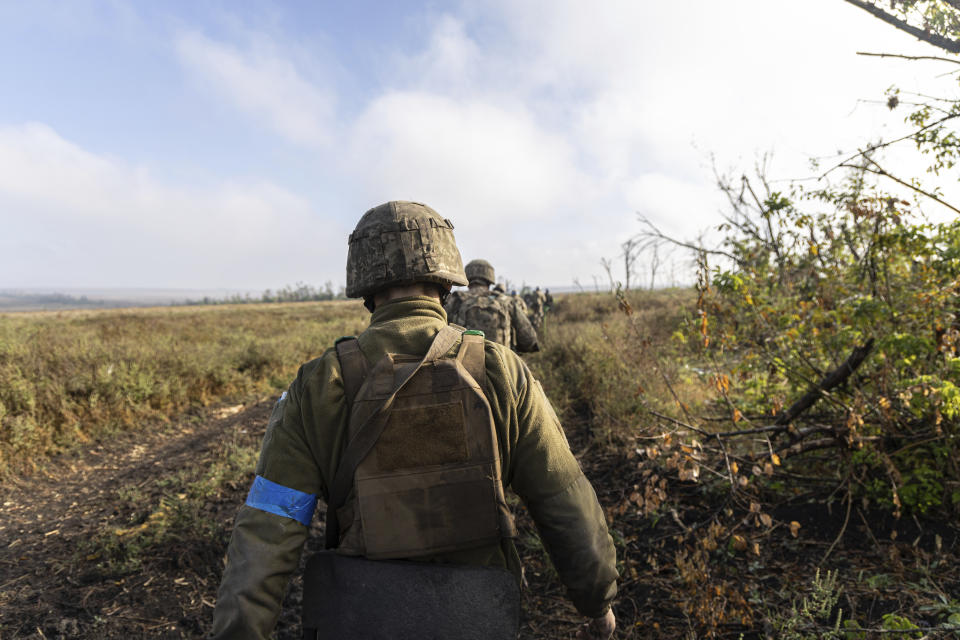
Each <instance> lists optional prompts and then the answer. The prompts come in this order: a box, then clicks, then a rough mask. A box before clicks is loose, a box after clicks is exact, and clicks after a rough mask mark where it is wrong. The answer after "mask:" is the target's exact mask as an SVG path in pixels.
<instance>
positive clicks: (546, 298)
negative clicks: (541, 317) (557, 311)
mask: <svg viewBox="0 0 960 640" xmlns="http://www.w3.org/2000/svg"><path fill="white" fill-rule="evenodd" d="M543 305H544V306H543V308H544V311H550V309H552V308H553V296H552V295H550V289H546V290H544V292H543Z"/></svg>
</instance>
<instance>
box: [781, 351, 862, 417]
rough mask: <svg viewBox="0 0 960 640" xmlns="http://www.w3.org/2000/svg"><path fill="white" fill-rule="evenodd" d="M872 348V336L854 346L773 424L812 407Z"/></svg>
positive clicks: (851, 371)
mask: <svg viewBox="0 0 960 640" xmlns="http://www.w3.org/2000/svg"><path fill="white" fill-rule="evenodd" d="M872 349H873V338H870V339H869V340H867V343H866V344H865V345H863V346H861V347H856V348H854V350H853V351H852V352H851V353H850V356H849V357H848V358H847V359H846V360H844V362H843V364H841V365H840V366H839V367H837V368H836V369H834V370H833V371H831V372H830V373H828V374H827V376H826V377H825V378H824V379H823V380H821V381H820V383H819V384H817V386H816V387H814V388H813V389H811V390H810V391H808V392H807V393H806V394H804V396H803V397H802V398H800V399H799V400H797V401H796V402H794V403H793V404H792V405H791V406H790V408H789V409H787V410H786V411H785V412H783V413H781V414H780V415H779V416H777V419H776V420H775V421H774V424H790V423H791V422H793V421H794V420H795V419H796V418H797V416H799V415H800V414H801V413H803V412H804V411H806V410H807V409H809V408H810V407H812V406H813V405H814V404H815V403H816V402H817V400H819V399H820V398H821V396H823V394H824V393H826V392H827V391H830V390H831V389H834V388H835V387H837V386H839V385H840V384H841V383H842V382H843V381H844V380H846V379H847V378H849V377H850V374H852V373H853V372H854V371H856V370H857V367H859V366H860V365H861V364H863V361H864V360H866V358H867V356H868V355H869V354H870V351H871V350H872Z"/></svg>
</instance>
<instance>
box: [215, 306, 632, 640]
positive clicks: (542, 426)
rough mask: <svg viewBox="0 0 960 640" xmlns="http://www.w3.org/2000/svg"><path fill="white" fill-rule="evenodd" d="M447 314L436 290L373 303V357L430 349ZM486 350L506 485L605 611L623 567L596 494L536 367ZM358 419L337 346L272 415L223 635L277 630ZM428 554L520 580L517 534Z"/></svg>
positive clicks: (230, 571)
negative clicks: (319, 507) (351, 410)
mask: <svg viewBox="0 0 960 640" xmlns="http://www.w3.org/2000/svg"><path fill="white" fill-rule="evenodd" d="M446 322H447V318H446V314H445V313H444V311H443V308H442V307H441V306H440V304H439V303H438V302H437V301H436V299H434V298H429V297H419V296H418V297H412V298H402V299H400V300H395V301H391V302H389V303H387V304H384V305H381V306H380V307H378V308H377V310H376V311H375V312H374V314H373V316H372V318H371V322H370V327H369V328H368V329H367V330H366V331H364V332H363V333H362V334H361V335H360V336H359V345H360V349H361V351H362V352H363V354H364V356H365V357H366V359H367V361H368V362H369V363H370V364H373V363H376V362H377V361H378V360H379V359H380V358H382V357H383V356H384V355H385V354H386V353H406V354H414V355H416V354H423V353H426V351H427V348H428V347H429V345H430V342H431V341H432V339H433V337H434V336H435V335H436V333H437V332H438V331H439V330H440V329H441V328H442V327H443V326H444V325H445V324H446ZM485 352H486V373H487V388H486V389H485V392H486V395H487V398H488V399H489V401H490V407H491V409H492V411H493V419H494V423H495V426H496V429H497V437H498V441H499V447H500V455H501V464H502V470H503V471H502V473H503V478H502V480H503V483H504V486H510V487H512V489H513V491H514V492H515V493H516V494H517V495H518V496H520V498H521V499H523V501H524V502H525V503H526V505H527V508H528V510H529V511H530V514H531V515H532V517H533V519H534V521H535V523H536V525H537V529H538V530H539V532H540V536H541V539H542V541H543V543H544V546H545V547H546V549H547V550H548V552H549V553H550V557H551V559H552V561H553V563H554V566H555V567H556V569H557V572H558V574H559V576H560V579H561V581H562V582H563V583H564V585H565V586H566V587H567V590H568V594H569V597H570V599H571V600H572V601H573V603H574V605H575V606H576V608H577V609H578V610H579V611H580V612H581V613H582V614H583V615H585V616H588V617H597V616H600V615H602V614H603V613H605V612H606V610H607V607H608V606H609V604H610V601H611V600H612V599H613V597H614V596H615V595H616V592H617V585H616V579H617V571H616V557H615V550H614V547H613V541H612V540H611V538H610V535H609V534H608V533H607V527H606V522H605V519H604V516H603V511H602V510H601V508H600V505H599V503H598V502H597V498H596V494H595V493H594V491H593V488H592V487H591V486H590V483H589V482H588V481H587V479H586V478H585V477H584V475H583V473H582V472H581V470H580V466H579V465H578V463H577V461H576V459H575V458H574V457H573V454H572V453H571V452H570V447H569V446H568V444H567V440H566V436H565V435H564V433H563V428H562V427H561V426H560V422H559V421H558V420H557V417H556V414H555V413H554V411H553V409H552V407H551V406H550V402H549V401H548V400H547V398H546V396H545V395H544V393H543V389H542V388H541V386H540V383H539V382H538V381H537V380H536V379H534V378H533V376H532V375H531V373H530V371H529V369H528V368H527V366H526V364H524V362H523V361H522V360H521V359H520V358H519V357H517V356H516V354H514V353H513V352H512V351H510V350H509V349H507V348H506V347H503V346H502V345H499V344H496V343H493V342H490V341H487V342H486V344H485ZM348 419H349V416H348V408H347V403H346V400H345V398H344V390H343V382H342V379H341V374H340V365H339V362H338V360H337V355H336V351H335V350H334V349H329V350H328V351H327V352H326V353H324V354H323V356H321V357H320V358H317V359H316V360H312V361H310V362H308V363H307V364H305V365H303V366H302V367H301V368H300V371H299V373H298V374H297V378H296V380H294V382H293V384H291V385H290V388H289V389H288V390H287V392H286V393H285V394H284V396H283V399H282V400H281V401H280V402H278V404H277V407H276V408H275V409H274V413H273V415H272V416H271V419H270V423H269V425H268V427H267V432H266V435H265V437H264V440H263V447H262V450H261V452H260V460H259V462H258V464H257V470H256V471H257V476H259V477H258V479H257V481H256V482H255V483H254V489H253V490H251V497H250V498H248V500H247V504H245V505H244V506H242V507H241V508H240V511H239V513H238V515H237V518H236V522H235V524H234V530H233V536H232V538H231V540H230V547H229V549H228V552H227V566H226V568H225V570H224V574H223V580H222V582H221V585H220V591H219V594H218V598H217V605H216V609H215V611H214V615H213V637H214V638H231V639H235V638H268V637H269V636H270V634H271V632H272V630H273V627H274V626H275V624H276V621H277V617H278V616H279V613H280V604H281V601H282V599H283V595H284V591H285V590H286V587H287V583H288V582H289V579H290V576H291V574H292V573H293V571H294V570H295V569H296V568H297V565H298V562H299V558H300V553H301V550H302V548H303V544H304V542H305V541H306V538H307V526H306V524H309V521H310V518H311V517H312V510H313V503H311V502H310V500H311V499H312V498H313V497H314V496H319V497H321V498H322V499H326V497H327V488H328V487H329V486H330V484H331V483H332V481H333V476H334V473H335V472H336V469H337V464H338V462H339V455H340V452H341V450H342V447H343V444H344V443H343V439H344V437H345V434H346V433H347V426H348ZM258 483H261V484H262V483H265V484H268V485H269V486H270V487H272V488H273V489H277V490H278V491H280V494H272V495H281V496H282V498H283V499H282V500H281V499H277V500H273V501H272V502H271V501H270V500H266V501H265V502H264V501H261V500H259V499H257V498H256V497H255V495H254V494H255V493H256V489H257V487H258ZM258 495H259V494H258ZM287 499H289V501H288V502H285V500H287ZM274 503H275V504H274ZM281 503H282V504H281ZM251 504H253V505H256V506H251ZM277 505H280V507H279V508H277ZM291 505H293V506H291ZM305 523H306V524H305ZM425 560H435V561H446V562H453V563H461V564H476V565H487V566H500V567H505V568H507V569H509V570H511V571H512V572H514V574H515V575H517V577H518V579H519V575H520V564H519V558H518V555H517V551H516V548H515V547H514V544H513V541H512V540H504V541H503V542H502V543H501V544H499V545H492V546H490V547H481V548H477V549H471V550H467V551H460V552H455V553H450V554H445V555H443V556H440V557H434V558H425Z"/></svg>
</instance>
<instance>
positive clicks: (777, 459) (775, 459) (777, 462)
mask: <svg viewBox="0 0 960 640" xmlns="http://www.w3.org/2000/svg"><path fill="white" fill-rule="evenodd" d="M770 460H771V462H773V464H775V465H776V466H778V467H779V466H780V456H778V455H777V454H775V453H774V454H772V455H771V456H770Z"/></svg>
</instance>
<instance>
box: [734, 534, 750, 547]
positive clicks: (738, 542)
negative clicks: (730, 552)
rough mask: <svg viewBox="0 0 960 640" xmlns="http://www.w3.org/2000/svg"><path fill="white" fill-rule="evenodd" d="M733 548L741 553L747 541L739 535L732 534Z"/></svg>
mask: <svg viewBox="0 0 960 640" xmlns="http://www.w3.org/2000/svg"><path fill="white" fill-rule="evenodd" d="M733 548H734V549H736V550H737V551H743V550H745V549H746V548H747V540H746V538H744V537H743V536H741V535H740V534H739V533H735V534H733Z"/></svg>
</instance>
